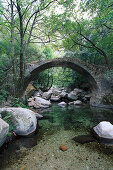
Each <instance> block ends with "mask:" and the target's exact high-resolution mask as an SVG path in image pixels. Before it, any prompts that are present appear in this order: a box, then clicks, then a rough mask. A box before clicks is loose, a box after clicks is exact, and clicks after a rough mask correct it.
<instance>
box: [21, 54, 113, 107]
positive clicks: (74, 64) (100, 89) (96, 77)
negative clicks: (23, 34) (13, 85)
mask: <svg viewBox="0 0 113 170" xmlns="http://www.w3.org/2000/svg"><path fill="white" fill-rule="evenodd" d="M51 67H68V68H71V69H73V70H75V71H76V72H78V73H80V74H81V75H83V76H84V77H85V78H86V79H87V81H88V83H89V85H90V88H91V90H92V98H91V100H90V103H91V104H93V103H95V104H96V103H100V102H101V101H102V97H103V96H104V95H106V94H109V93H111V89H110V85H109V83H108V82H107V81H106V80H105V79H104V74H105V72H106V70H107V68H106V67H104V66H98V65H94V64H88V63H86V62H84V61H82V60H80V59H78V58H75V59H73V58H70V57H64V58H55V59H51V60H43V61H34V62H31V63H29V64H28V65H27V76H26V77H25V81H24V87H23V89H24V91H25V89H26V88H27V86H28V84H29V83H30V82H31V81H33V80H35V79H36V76H37V74H39V73H40V72H42V71H44V70H45V69H48V68H51Z"/></svg>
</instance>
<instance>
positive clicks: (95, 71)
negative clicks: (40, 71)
mask: <svg viewBox="0 0 113 170" xmlns="http://www.w3.org/2000/svg"><path fill="white" fill-rule="evenodd" d="M55 61H56V62H63V61H64V62H65V61H67V62H71V63H74V64H77V65H80V66H81V67H83V68H84V69H85V70H87V71H88V72H89V73H90V74H92V75H93V76H96V77H98V76H99V75H103V74H104V73H105V72H106V71H107V70H108V68H107V67H105V66H101V65H95V64H90V63H87V62H85V61H83V60H81V59H79V58H74V59H72V58H69V57H64V58H55V59H52V60H42V61H39V60H37V61H33V62H31V63H28V65H27V72H29V73H30V72H32V71H33V70H34V69H36V68H37V67H39V66H41V65H44V64H47V63H48V64H49V63H50V62H55Z"/></svg>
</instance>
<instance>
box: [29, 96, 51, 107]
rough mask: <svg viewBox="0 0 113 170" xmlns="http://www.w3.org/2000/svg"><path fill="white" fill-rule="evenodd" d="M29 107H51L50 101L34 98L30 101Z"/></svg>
mask: <svg viewBox="0 0 113 170" xmlns="http://www.w3.org/2000/svg"><path fill="white" fill-rule="evenodd" d="M28 106H30V107H34V108H37V109H38V108H47V107H50V106H51V103H50V101H48V100H45V99H43V98H41V97H32V98H30V99H28Z"/></svg>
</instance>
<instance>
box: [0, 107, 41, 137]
mask: <svg viewBox="0 0 113 170" xmlns="http://www.w3.org/2000/svg"><path fill="white" fill-rule="evenodd" d="M3 112H8V113H10V114H11V120H12V122H13V124H14V132H15V133H16V134H17V135H22V136H26V135H29V134H31V133H33V132H34V131H35V130H36V127H37V119H36V115H35V112H33V111H31V110H29V109H25V108H16V107H11V108H2V109H0V113H1V114H2V113H3ZM37 116H38V115H37Z"/></svg>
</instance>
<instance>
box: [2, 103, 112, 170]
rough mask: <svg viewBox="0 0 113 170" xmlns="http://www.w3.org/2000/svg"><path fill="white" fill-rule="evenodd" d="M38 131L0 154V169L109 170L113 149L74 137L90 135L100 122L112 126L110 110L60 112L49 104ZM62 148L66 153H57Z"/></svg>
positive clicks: (86, 108) (75, 108)
mask: <svg viewBox="0 0 113 170" xmlns="http://www.w3.org/2000/svg"><path fill="white" fill-rule="evenodd" d="M42 114H43V116H44V117H45V119H42V120H39V131H38V133H37V134H36V135H34V136H33V137H29V138H18V139H16V140H15V141H14V142H12V143H11V144H10V145H8V147H7V148H6V149H4V150H3V151H2V152H1V154H0V169H1V170H2V169H3V170H7V169H9V170H10V169H11V170H13V169H14V170H15V169H20V168H23V169H28V170H31V169H33V170H78V169H80V170H88V169H89V170H95V169H98V170H106V169H108V170H112V169H113V147H112V146H108V145H105V144H99V143H98V142H92V143H86V144H79V143H77V142H75V141H74V140H72V138H74V137H75V136H78V135H85V134H90V129H91V128H92V127H94V126H95V125H97V124H98V123H99V122H100V121H103V120H106V121H110V122H111V123H112V124H113V110H105V109H100V108H93V107H90V106H88V105H84V106H68V107H65V108H61V107H59V106H57V105H56V104H53V105H52V107H51V108H48V109H45V110H44V111H43V112H42ZM61 144H64V145H65V146H66V147H67V151H65V152H63V151H61V150H59V146H60V145H61Z"/></svg>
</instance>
